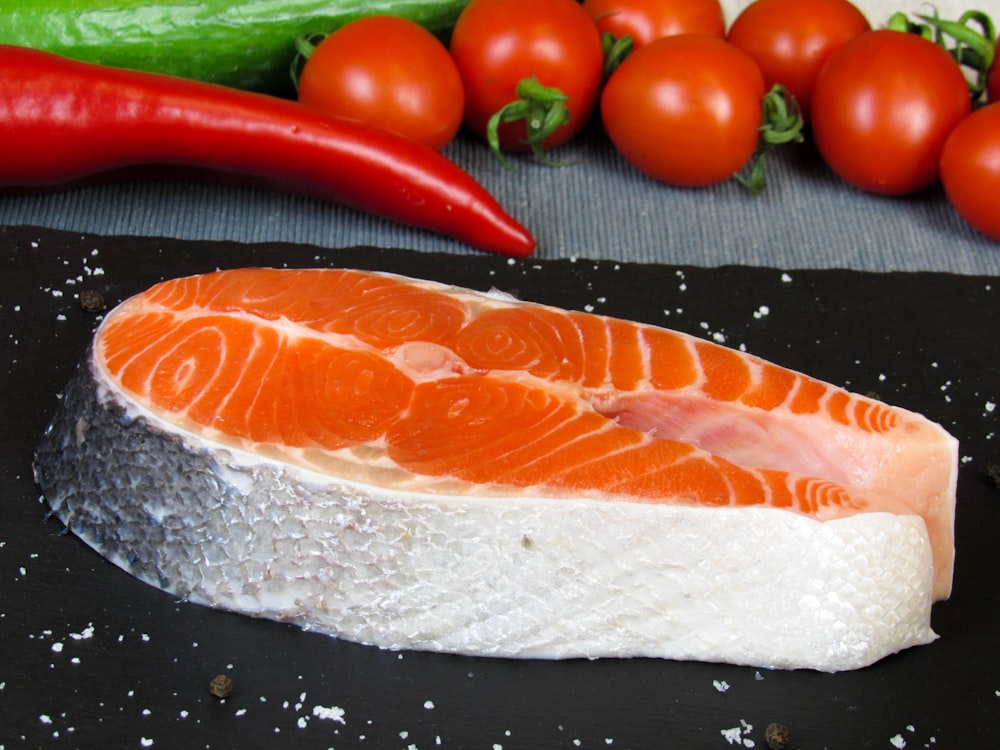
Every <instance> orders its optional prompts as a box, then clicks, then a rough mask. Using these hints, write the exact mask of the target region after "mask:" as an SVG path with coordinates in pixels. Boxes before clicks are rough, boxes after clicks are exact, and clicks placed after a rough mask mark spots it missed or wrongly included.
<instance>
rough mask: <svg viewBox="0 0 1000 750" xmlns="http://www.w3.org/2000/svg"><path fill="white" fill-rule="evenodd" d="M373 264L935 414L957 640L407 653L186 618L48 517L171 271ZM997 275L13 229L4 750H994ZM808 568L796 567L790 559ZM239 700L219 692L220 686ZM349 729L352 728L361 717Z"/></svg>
mask: <svg viewBox="0 0 1000 750" xmlns="http://www.w3.org/2000/svg"><path fill="white" fill-rule="evenodd" d="M244 265H278V266H280V265H290V266H313V265H316V266H329V265H333V266H355V267H361V268H370V269H375V270H390V271H394V272H398V273H404V274H409V275H413V276H422V277H426V278H433V279H437V280H441V281H445V282H451V283H456V284H460V285H464V286H469V287H473V288H479V289H486V288H489V287H491V286H495V287H497V288H499V289H503V290H505V291H511V292H515V293H517V294H518V295H519V296H521V297H522V298H524V299H530V300H534V301H540V302H545V303H550V304H556V305H561V306H565V307H570V308H576V309H588V310H593V311H595V312H600V313H606V314H611V315H618V316H622V317H628V318H632V319H636V320H643V321H647V322H651V323H656V324H661V325H666V326H670V327H674V328H678V329H681V330H685V331H688V332H690V333H694V334H696V335H700V336H704V337H709V338H714V339H716V340H722V341H723V342H724V343H726V344H727V345H730V346H734V347H740V346H743V347H745V348H746V349H747V350H749V351H751V352H753V353H755V354H758V355H761V356H764V357H766V358H769V359H772V360H774V361H776V362H778V363H779V364H782V365H785V366H788V367H793V368H796V369H802V370H804V371H806V372H808V373H810V374H812V375H816V376H819V377H821V378H824V379H826V380H830V381H832V382H834V383H838V384H843V385H846V386H847V387H849V388H851V389H853V390H857V391H860V392H868V391H874V392H876V393H877V394H878V395H879V396H880V397H882V398H883V399H885V400H887V401H890V402H892V403H896V404H899V405H901V406H905V407H907V408H911V409H915V410H918V411H921V412H923V413H925V414H926V415H927V416H929V417H930V418H932V419H935V420H937V421H939V422H941V423H942V424H943V425H944V426H945V427H946V428H947V429H949V430H950V431H952V432H953V433H954V434H955V435H956V436H957V437H958V438H959V440H960V441H961V456H962V459H963V460H962V465H961V471H960V477H959V511H958V521H957V539H958V563H957V568H956V579H955V589H954V593H953V596H952V598H951V600H949V601H947V602H943V603H939V604H937V605H935V609H934V613H933V625H934V627H935V629H936V631H937V632H938V633H939V634H940V636H941V637H940V639H939V640H938V641H937V642H935V643H934V644H932V645H930V646H925V647H921V648H918V649H913V650H910V651H908V652H904V653H902V654H898V655H895V656H892V657H890V658H887V659H885V660H883V661H882V662H880V663H878V664H876V665H874V666H872V667H870V668H867V669H864V670H859V671H856V672H849V673H841V674H833V675H829V674H818V673H813V672H780V671H768V670H756V669H753V668H746V667H736V666H731V665H723V664H703V663H681V662H671V661H661V660H645V659H637V660H601V661H582V660H577V661H566V662H541V661H508V660H488V659H475V658H464V657H457V656H448V655H440V654H428V653H413V652H404V653H390V652H385V651H380V650H378V649H374V648H370V647H365V646H360V645H356V644H351V643H346V642H341V641H338V640H335V639H332V638H329V637H326V636H321V635H317V634H313V633H307V632H303V631H301V630H299V629H297V628H295V627H290V626H285V625H282V624H278V623H273V622H268V621H262V620H253V619H250V618H245V617H241V616H237V615H232V614H229V613H226V612H221V611H213V610H209V609H206V608H202V607H198V606H196V605H192V604H187V603H184V602H178V601H176V600H175V599H173V598H172V597H170V596H169V595H166V594H164V593H162V592H160V591H158V590H156V589H153V588H151V587H149V586H146V585H145V584H142V583H140V582H138V581H137V580H135V579H133V578H131V577H130V576H128V575H127V574H125V573H124V572H122V571H120V570H119V569H118V568H115V567H114V566H112V565H111V564H110V563H107V562H106V561H104V560H103V559H102V558H100V557H99V556H98V555H96V553H94V552H93V551H92V550H90V549H89V548H88V547H86V546H85V545H84V544H83V543H82V542H80V541H79V540H77V539H75V538H74V537H73V536H71V535H68V534H62V533H61V531H62V529H61V526H60V524H59V523H58V522H57V521H55V520H54V519H50V518H48V517H47V515H46V507H45V505H44V504H43V503H42V502H41V501H40V499H39V497H38V490H37V488H36V487H35V485H34V483H33V480H32V477H31V456H32V450H33V448H34V445H35V444H36V442H37V440H38V437H39V435H40V434H41V432H42V431H43V430H44V428H45V425H46V422H47V420H48V418H49V415H50V414H51V412H52V410H53V409H54V407H55V403H56V399H57V395H58V393H59V392H60V390H61V389H62V387H63V386H64V385H65V383H66V381H67V380H68V378H69V374H70V372H71V370H72V368H73V367H74V366H75V364H76V362H77V361H78V359H79V358H80V356H81V355H82V353H83V350H84V348H85V346H86V344H87V341H88V340H89V337H90V335H91V333H92V331H93V328H94V326H95V325H96V324H97V322H98V319H99V318H98V316H97V315H95V314H93V313H85V312H83V311H82V310H81V308H80V305H79V300H78V296H79V293H80V291H81V290H83V289H98V290H100V291H101V292H103V293H104V295H105V296H106V298H107V300H108V302H109V304H114V303H116V302H118V301H120V300H122V299H124V298H125V297H127V296H129V295H131V294H133V293H136V292H139V291H141V290H143V289H145V288H146V287H147V286H149V285H150V284H152V283H154V282H156V281H158V280H160V279H161V278H164V277H168V276H176V275H182V274H189V273H197V272H203V271H209V270H213V269H214V268H217V267H230V266H244ZM998 322H1000V278H998V277H989V276H975V275H961V276H958V275H949V274H945V273H930V272H921V273H870V272H862V271H846V270H807V269H801V268H795V267H791V268H784V269H779V268H772V267H754V268H751V267H745V266H719V267H712V268H705V267H694V266H675V265H641V264H630V263H626V262H619V261H613V260H602V261H590V260H583V259H578V260H573V259H557V260H533V259H532V260H526V261H516V262H514V261H508V260H506V259H502V258H498V257H493V256H482V255H455V254H442V253H434V252H424V251H422V252H412V251H408V250H394V249H373V248H348V249H331V248H321V247H315V246H307V245H293V244H280V243H270V244H259V245H255V244H240V243H235V242H207V241H185V240H177V239H163V238H156V237H124V236H100V235H88V234H80V233H76V232H61V231H53V230H51V229H44V228H36V227H0V332H2V335H0V341H2V342H3V343H2V346H3V348H4V349H3V350H4V362H3V365H2V367H0V378H2V383H3V391H2V393H3V394H4V399H3V402H4V408H3V418H2V420H3V422H2V424H3V428H4V429H3V430H2V431H0V440H2V449H0V464H2V472H0V477H2V479H0V481H2V489H0V508H2V515H0V748H15V747H32V748H36V747H42V748H47V747H80V748H93V747H120V748H129V747H158V748H160V747H168V748H199V747H205V748H237V747H275V748H283V747H296V748H313V747H315V748H327V747H334V748H337V749H338V750H341V749H344V748H411V747H412V748H419V749H420V750H426V749H428V748H435V747H444V748H487V749H489V748H505V749H507V750H510V749H511V748H526V749H529V750H532V749H536V748H537V749H542V748H545V749H546V750H550V749H554V748H576V747H582V748H633V749H635V750H639V749H646V748H649V749H650V750H652V749H653V748H665V747H671V748H673V747H676V748H685V749H689V750H700V749H701V748H706V749H710V748H725V747H727V746H728V747H735V746H739V747H752V746H755V747H757V748H763V747H765V746H766V745H765V742H764V730H765V727H766V726H767V724H769V723H770V722H773V721H778V722H783V723H785V724H786V725H788V726H789V727H790V728H791V730H792V732H793V734H794V740H793V743H792V745H791V746H790V747H792V748H800V750H819V749H820V748H830V749H831V750H840V749H841V748H843V749H845V750H847V749H851V750H856V749H858V748H893V747H897V748H899V747H903V744H901V743H903V742H905V747H907V748H924V747H929V748H953V747H960V748H979V747H989V746H991V745H992V744H993V739H994V737H995V736H996V731H997V729H998V728H1000V649H998V648H997V645H998V644H997V640H998V634H1000V574H998V565H997V561H996V556H995V554H994V550H995V548H996V536H997V530H998V529H1000V489H998V488H997V486H996V484H995V483H994V481H993V480H991V479H990V478H989V476H988V474H989V472H990V470H991V468H993V467H995V466H996V465H997V464H1000V456H998V452H997V443H998V440H1000V437H998V434H997V433H998V416H1000V412H998V410H997V408H996V406H995V405H996V404H998V403H1000V361H998V357H997V354H996V349H997V347H996V335H997V323H998ZM790 564H795V561H790ZM220 673H226V674H229V675H230V676H231V677H232V678H233V680H234V681H235V692H234V693H233V695H232V696H231V697H229V698H228V699H226V700H224V701H220V700H218V699H216V698H214V697H212V696H211V695H210V694H209V692H208V683H209V681H210V680H211V679H212V677H214V676H215V675H217V674H220ZM341 711H342V713H341Z"/></svg>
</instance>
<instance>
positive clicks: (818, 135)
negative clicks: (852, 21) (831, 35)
mask: <svg viewBox="0 0 1000 750" xmlns="http://www.w3.org/2000/svg"><path fill="white" fill-rule="evenodd" d="M970 109H971V103H970V98H969V87H968V84H967V82H966V80H965V76H964V75H963V73H962V70H961V68H959V66H958V65H957V64H956V63H955V61H954V60H953V59H952V58H951V56H950V55H949V54H948V53H947V52H946V51H945V50H944V49H943V48H942V47H940V46H938V45H937V44H935V43H934V42H930V41H928V40H926V39H923V38H921V37H920V36H917V35H916V34H909V33H905V32H900V31H890V30H887V29H879V30H875V31H866V32H865V33H863V34H859V35H858V36H856V37H854V38H853V39H851V40H850V41H848V42H847V43H846V44H844V45H843V46H842V47H841V48H840V49H839V50H837V51H836V52H834V53H833V54H832V55H831V56H830V58H829V59H828V60H827V61H826V64H825V65H824V66H823V68H822V70H820V73H819V76H818V77H817V78H816V85H815V87H814V89H813V98H812V109H811V118H812V130H813V138H814V140H815V142H816V146H817V148H818V149H819V152H820V154H821V155H822V156H823V159H824V160H825V161H826V163H827V164H828V165H829V166H830V168H831V169H832V170H833V171H834V172H835V173H836V174H837V175H839V176H840V177H841V178H842V179H843V180H844V181H846V182H847V183H849V184H851V185H853V186H855V187H857V188H860V189H862V190H866V191H870V192H873V193H880V194H883V195H905V194H907V193H913V192H916V191H918V190H921V189H923V188H925V187H927V186H929V185H931V184H932V183H934V182H935V181H936V180H937V178H938V162H939V160H940V158H941V149H942V148H943V147H944V142H945V140H946V139H947V138H948V135H949V134H950V133H951V131H952V129H953V128H954V127H955V126H956V125H957V124H958V123H959V122H960V121H961V120H962V119H963V118H964V117H965V116H966V115H968V114H969V110H970Z"/></svg>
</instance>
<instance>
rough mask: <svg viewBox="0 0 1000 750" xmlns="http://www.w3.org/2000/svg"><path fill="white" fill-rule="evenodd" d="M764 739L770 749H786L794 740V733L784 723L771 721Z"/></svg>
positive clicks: (765, 731)
mask: <svg viewBox="0 0 1000 750" xmlns="http://www.w3.org/2000/svg"><path fill="white" fill-rule="evenodd" d="M764 741H765V742H766V743H767V746H768V747H769V748H770V750H786V748H787V747H788V743H789V742H791V741H792V733H791V732H790V731H789V730H788V727H786V726H785V725H784V724H778V723H777V722H771V723H770V724H768V725H767V729H765V730H764Z"/></svg>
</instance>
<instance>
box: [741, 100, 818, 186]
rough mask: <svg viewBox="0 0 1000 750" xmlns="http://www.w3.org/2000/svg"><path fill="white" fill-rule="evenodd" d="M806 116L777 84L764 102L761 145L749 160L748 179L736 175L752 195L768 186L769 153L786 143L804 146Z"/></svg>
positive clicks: (762, 102) (762, 106)
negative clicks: (767, 165)
mask: <svg viewBox="0 0 1000 750" xmlns="http://www.w3.org/2000/svg"><path fill="white" fill-rule="evenodd" d="M803 127H805V117H803V115H802V108H801V107H800V106H799V103H798V101H796V99H795V97H794V96H792V94H791V93H790V92H789V91H788V89H786V88H785V87H784V86H781V85H780V84H775V85H774V86H773V87H772V88H771V90H770V91H768V92H767V93H766V94H765V95H764V98H763V100H762V101H761V124H760V128H758V130H759V132H760V142H759V145H758V146H757V152H756V153H755V154H754V155H753V157H752V158H751V159H750V163H749V165H748V172H749V176H748V177H743V176H742V175H740V174H736V175H734V177H735V178H736V181H737V182H739V183H740V184H741V185H742V186H743V187H745V188H746V189H747V191H748V192H749V193H750V194H751V195H760V194H761V193H763V192H764V190H765V188H766V187H767V176H766V174H765V172H764V160H765V157H766V156H767V154H768V152H769V151H771V150H772V149H773V148H774V147H775V146H780V145H781V144H783V143H792V142H795V143H801V142H802V140H803V136H802V128H803Z"/></svg>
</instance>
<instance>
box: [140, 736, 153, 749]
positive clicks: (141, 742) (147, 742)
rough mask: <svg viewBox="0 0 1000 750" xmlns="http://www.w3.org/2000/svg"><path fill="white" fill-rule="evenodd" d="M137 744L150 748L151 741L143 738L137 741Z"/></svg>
mask: <svg viewBox="0 0 1000 750" xmlns="http://www.w3.org/2000/svg"><path fill="white" fill-rule="evenodd" d="M139 744H140V745H142V746H143V747H152V746H153V740H151V739H149V738H148V737H143V738H142V739H140V740H139Z"/></svg>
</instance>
